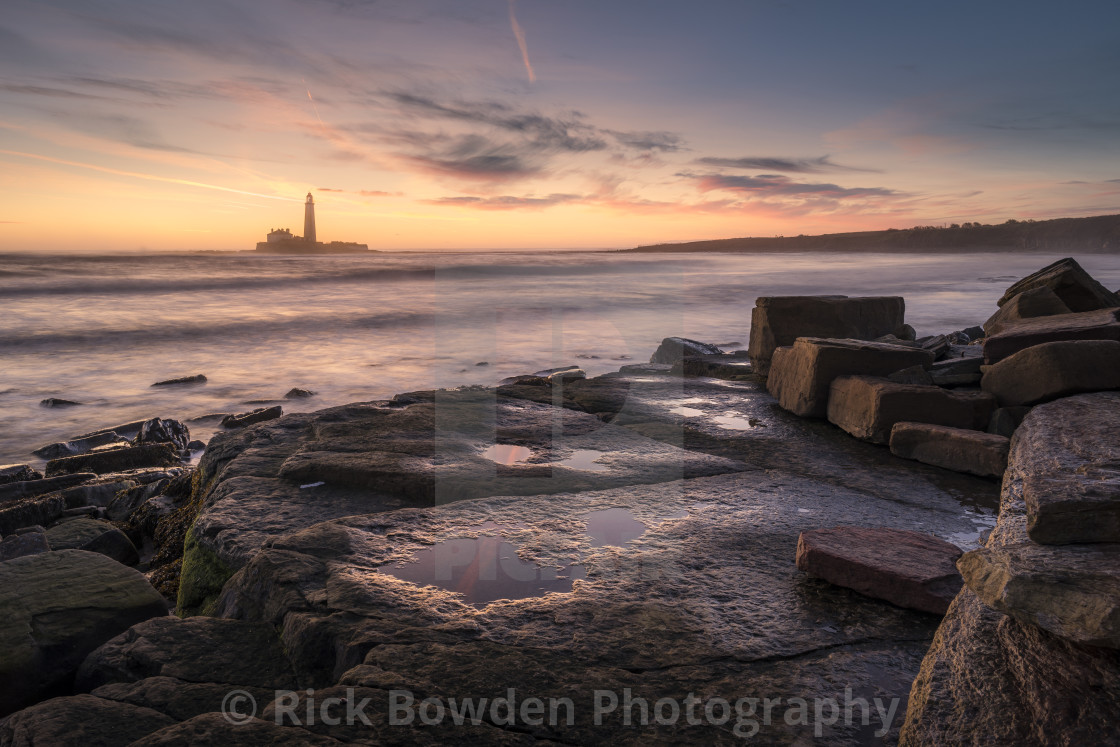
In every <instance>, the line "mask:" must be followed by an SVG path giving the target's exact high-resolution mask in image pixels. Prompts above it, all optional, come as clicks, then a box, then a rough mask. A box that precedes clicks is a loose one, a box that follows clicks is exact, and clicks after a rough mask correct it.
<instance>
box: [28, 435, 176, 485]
mask: <svg viewBox="0 0 1120 747" xmlns="http://www.w3.org/2000/svg"><path fill="white" fill-rule="evenodd" d="M176 464H179V449H177V448H176V447H175V446H173V445H171V444H166V443H160V444H142V445H140V446H128V447H125V448H123V449H111V450H109V451H91V452H90V453H88V454H79V455H78V456H72V457H60V458H58V459H52V460H50V461H49V462H47V477H54V476H56V475H70V474H75V473H80V472H96V473H97V474H99V475H102V474H106V473H108V472H123V471H125V470H130V469H138V468H141V467H170V466H173V465H176Z"/></svg>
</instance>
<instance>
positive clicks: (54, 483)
mask: <svg viewBox="0 0 1120 747" xmlns="http://www.w3.org/2000/svg"><path fill="white" fill-rule="evenodd" d="M95 479H97V475H95V474H93V473H92V472H77V473H74V474H68V475H58V476H51V477H45V478H39V479H34V480H26V481H24V482H10V483H7V484H5V485H0V504H2V503H6V502H7V501H14V500H18V499H21V498H31V497H34V496H37V495H44V494H46V493H53V492H55V491H58V490H62V489H64V488H69V487H71V486H73V485H80V484H82V483H83V482H87V481H89V480H95Z"/></svg>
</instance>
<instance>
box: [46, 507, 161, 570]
mask: <svg viewBox="0 0 1120 747" xmlns="http://www.w3.org/2000/svg"><path fill="white" fill-rule="evenodd" d="M47 540H48V541H49V542H50V546H51V549H52V550H86V551H88V552H98V553H101V554H102V555H105V556H107V557H110V558H112V559H113V560H115V561H117V562H118V563H122V564H124V565H136V564H137V563H139V562H140V555H139V553H137V552H136V547H135V545H133V544H132V540H130V539H129V538H128V537H127V536H126V535H125V533H124V532H122V531H121V530H120V529H117V528H116V527H115V526H113V525H112V524H110V523H109V522H107V521H101V520H100V519H90V518H77V519H70V520H68V521H64V522H62V523H61V524H57V525H55V526H53V527H51V528H50V529H48V530H47Z"/></svg>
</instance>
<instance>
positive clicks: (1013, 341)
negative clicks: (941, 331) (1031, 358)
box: [984, 309, 1120, 364]
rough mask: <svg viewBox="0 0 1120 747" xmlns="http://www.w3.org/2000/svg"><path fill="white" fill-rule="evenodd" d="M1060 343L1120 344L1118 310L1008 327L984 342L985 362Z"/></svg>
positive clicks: (1025, 322)
mask: <svg viewBox="0 0 1120 747" xmlns="http://www.w3.org/2000/svg"><path fill="white" fill-rule="evenodd" d="M1062 340H1120V309H1103V310H1101V311H1084V312H1080V313H1076V314H1055V315H1054V316H1042V317H1037V318H1035V319H1025V320H1023V321H1021V322H1015V323H1014V324H1009V325H1007V326H1006V327H1005V328H1004V329H1003V330H1002V331H1001V332H999V333H998V334H994V335H991V336H990V337H987V338H985V340H984V362H985V363H987V364H992V363H998V362H1000V361H1001V360H1003V359H1004V358H1006V357H1008V356H1010V355H1014V354H1015V353H1018V352H1019V351H1020V350H1024V349H1026V348H1029V347H1032V346H1034V345H1041V344H1042V343H1044V342H1058V341H1062Z"/></svg>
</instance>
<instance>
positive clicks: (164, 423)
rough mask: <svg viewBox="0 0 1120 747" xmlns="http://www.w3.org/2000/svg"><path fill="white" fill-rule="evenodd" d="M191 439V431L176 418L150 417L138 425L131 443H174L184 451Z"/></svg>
mask: <svg viewBox="0 0 1120 747" xmlns="http://www.w3.org/2000/svg"><path fill="white" fill-rule="evenodd" d="M190 440H191V432H190V431H189V430H188V429H187V426H185V425H183V424H182V423H180V422H179V421H178V420H164V419H162V418H152V419H151V420H147V421H145V422H144V424H143V425H142V426H140V432H139V433H137V434H136V439H135V441H134V442H133V443H135V444H136V445H137V446H139V445H141V444H166V443H169V444H174V446H175V448H177V449H179V450H180V451H184V450H185V449H186V448H187V444H188V443H189V442H190Z"/></svg>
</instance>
